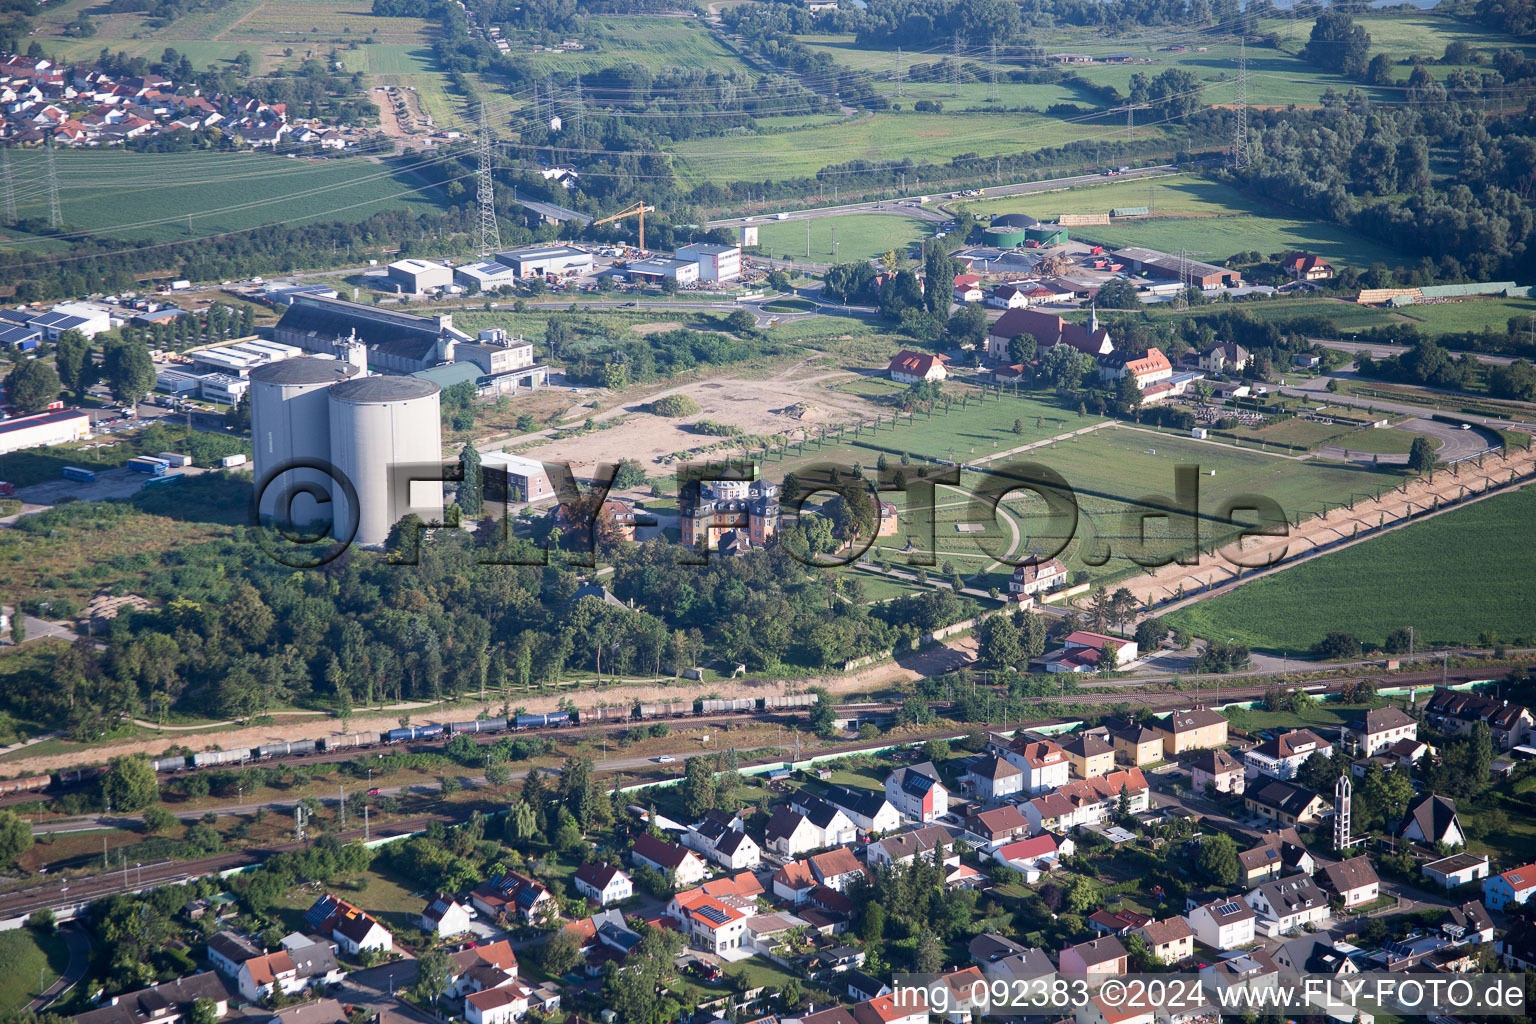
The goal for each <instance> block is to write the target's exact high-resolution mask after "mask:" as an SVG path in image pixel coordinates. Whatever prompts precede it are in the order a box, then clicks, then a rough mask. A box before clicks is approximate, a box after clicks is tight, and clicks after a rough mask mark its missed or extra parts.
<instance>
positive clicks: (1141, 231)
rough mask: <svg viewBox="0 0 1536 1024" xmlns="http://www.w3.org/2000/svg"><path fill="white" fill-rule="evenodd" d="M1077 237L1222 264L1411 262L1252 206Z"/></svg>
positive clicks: (1338, 230)
mask: <svg viewBox="0 0 1536 1024" xmlns="http://www.w3.org/2000/svg"><path fill="white" fill-rule="evenodd" d="M1072 236H1073V237H1074V238H1080V239H1082V240H1084V241H1091V242H1096V243H1098V244H1101V245H1107V246H1110V247H1113V248H1116V249H1121V248H1124V247H1126V246H1131V245H1140V246H1146V247H1147V248H1149V249H1159V250H1161V251H1163V252H1178V251H1179V250H1181V249H1183V250H1186V251H1187V252H1190V253H1200V254H1201V255H1199V256H1198V257H1196V258H1197V259H1202V260H1204V261H1206V262H1207V263H1221V262H1222V261H1224V260H1226V259H1227V258H1229V257H1231V256H1232V255H1233V254H1235V253H1240V252H1250V251H1254V250H1257V251H1258V252H1260V253H1263V254H1265V255H1270V254H1273V253H1277V252H1278V253H1284V252H1288V251H1290V250H1293V249H1304V250H1306V251H1308V252H1314V253H1317V254H1318V255H1319V256H1322V257H1324V258H1325V259H1327V260H1328V261H1329V262H1331V263H1333V264H1334V265H1336V266H1353V267H1362V268H1363V267H1368V266H1370V265H1371V264H1372V263H1377V262H1380V263H1385V264H1387V265H1388V266H1393V265H1400V264H1402V263H1405V262H1407V257H1406V256H1404V255H1403V254H1402V253H1400V252H1395V251H1393V250H1392V249H1389V248H1387V247H1386V246H1383V245H1379V244H1377V243H1375V242H1372V241H1369V240H1367V239H1365V238H1362V237H1360V236H1359V235H1358V234H1354V233H1352V232H1350V231H1349V229H1347V228H1343V227H1339V226H1336V225H1333V224H1325V223H1323V222H1322V221H1316V220H1308V219H1305V218H1301V217H1295V216H1291V215H1288V214H1286V213H1282V212H1280V211H1278V210H1269V209H1266V208H1265V207H1262V206H1260V205H1258V204H1255V203H1253V202H1252V201H1247V202H1243V203H1241V204H1240V205H1234V206H1232V207H1229V208H1228V209H1227V210H1226V211H1225V212H1224V213H1222V214H1220V215H1217V216H1212V217H1167V218H1163V217H1150V218H1147V219H1145V220H1119V221H1115V222H1113V223H1111V224H1110V226H1109V227H1085V228H1074V229H1073V230H1072Z"/></svg>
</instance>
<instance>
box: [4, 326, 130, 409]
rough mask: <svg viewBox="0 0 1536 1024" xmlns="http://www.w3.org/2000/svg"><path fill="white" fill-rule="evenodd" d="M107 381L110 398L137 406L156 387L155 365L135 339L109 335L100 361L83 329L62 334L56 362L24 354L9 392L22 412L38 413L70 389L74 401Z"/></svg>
mask: <svg viewBox="0 0 1536 1024" xmlns="http://www.w3.org/2000/svg"><path fill="white" fill-rule="evenodd" d="M102 380H105V381H106V382H107V386H108V387H109V388H111V390H112V397H113V398H115V399H116V400H117V401H119V402H121V403H123V404H124V405H135V404H137V403H138V402H140V401H142V400H143V399H144V397H145V396H146V395H148V394H149V393H150V392H151V391H153V390H154V388H155V364H154V360H152V359H151V358H150V356H149V350H148V349H147V348H146V347H145V346H144V343H143V342H142V341H140V340H138V339H136V338H122V337H109V338H108V339H107V341H106V344H105V347H104V350H103V351H102V352H101V355H100V361H99V362H98V361H97V357H96V354H95V352H94V349H93V346H92V344H91V342H90V340H89V339H87V338H86V336H85V335H83V334H81V333H80V332H79V331H75V330H69V331H65V332H64V333H62V334H61V335H59V340H58V343H57V348H56V350H55V359H54V362H53V364H52V365H50V364H48V363H45V362H43V361H42V360H40V359H30V358H23V359H22V360H21V361H20V362H18V363H17V364H16V367H15V369H13V370H11V372H10V373H9V374H8V375H7V376H6V378H5V385H6V394H7V395H8V396H9V397H10V400H11V403H12V404H13V405H15V406H16V408H17V409H19V410H20V411H22V412H38V411H40V410H42V409H45V408H47V406H48V405H49V404H50V403H52V402H54V401H57V400H58V398H59V394H60V392H63V391H68V392H69V393H70V394H71V395H72V396H73V397H74V400H75V401H77V402H78V401H80V400H81V399H83V398H84V397H85V393H86V392H87V391H89V390H90V389H91V388H92V387H94V386H95V385H96V384H97V383H98V382H100V381H102Z"/></svg>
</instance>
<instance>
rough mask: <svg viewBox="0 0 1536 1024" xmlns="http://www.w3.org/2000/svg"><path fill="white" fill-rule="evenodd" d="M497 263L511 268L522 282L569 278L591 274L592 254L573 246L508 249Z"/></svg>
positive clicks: (496, 258)
mask: <svg viewBox="0 0 1536 1024" xmlns="http://www.w3.org/2000/svg"><path fill="white" fill-rule="evenodd" d="M494 258H495V260H496V262H497V263H500V264H502V265H503V266H505V267H509V268H511V270H512V272H513V273H514V274H515V275H516V276H517V277H518V279H520V280H526V279H527V278H530V277H544V276H547V275H549V274H553V275H555V276H556V277H568V276H570V275H572V274H589V273H591V272H592V254H591V253H589V252H583V251H582V250H580V249H578V248H576V247H575V246H571V245H535V246H526V247H524V248H522V249H509V250H508V251H506V252H498V253H497V254H496V255H495V257H494Z"/></svg>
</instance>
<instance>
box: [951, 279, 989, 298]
mask: <svg viewBox="0 0 1536 1024" xmlns="http://www.w3.org/2000/svg"><path fill="white" fill-rule="evenodd" d="M986 296H987V293H986V292H984V291H982V290H981V278H980V277H978V276H976V275H975V274H956V275H955V301H956V302H980V301H981V300H982V299H984V298H986Z"/></svg>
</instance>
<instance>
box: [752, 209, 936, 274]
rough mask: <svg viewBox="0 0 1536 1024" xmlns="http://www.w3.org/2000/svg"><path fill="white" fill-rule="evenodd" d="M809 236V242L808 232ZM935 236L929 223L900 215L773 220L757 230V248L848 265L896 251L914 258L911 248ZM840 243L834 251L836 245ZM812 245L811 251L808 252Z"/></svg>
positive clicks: (776, 253)
mask: <svg viewBox="0 0 1536 1024" xmlns="http://www.w3.org/2000/svg"><path fill="white" fill-rule="evenodd" d="M807 225H809V229H810V235H809V239H810V241H809V243H807V241H806V239H807V235H806V229H807ZM932 233H933V224H932V222H930V221H922V220H918V219H917V218H916V217H907V216H903V215H901V214H894V213H893V214H884V213H856V214H850V215H849V216H846V217H822V218H819V219H817V220H808V221H783V222H779V221H770V222H769V223H766V224H763V225H762V226H761V227H759V228H758V234H757V237H758V248H759V249H760V250H761V251H762V252H763V253H764V254H770V253H771V254H773V255H782V256H790V257H792V258H794V259H797V260H798V259H808V260H812V261H814V262H817V263H847V262H848V261H850V260H862V259H870V258H872V257H875V256H879V255H881V254H882V253H886V252H889V251H890V250H892V249H895V250H896V252H897V253H898V254H900V255H903V256H910V255H912V247H913V246H915V245H917V244H918V243H920V242H921V241H922V240H923V239H925V238H927V237H928V236H929V235H930V234H932ZM834 241H835V242H836V243H837V248H836V252H835V253H834V252H833V242H834ZM807 244H809V251H807Z"/></svg>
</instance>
